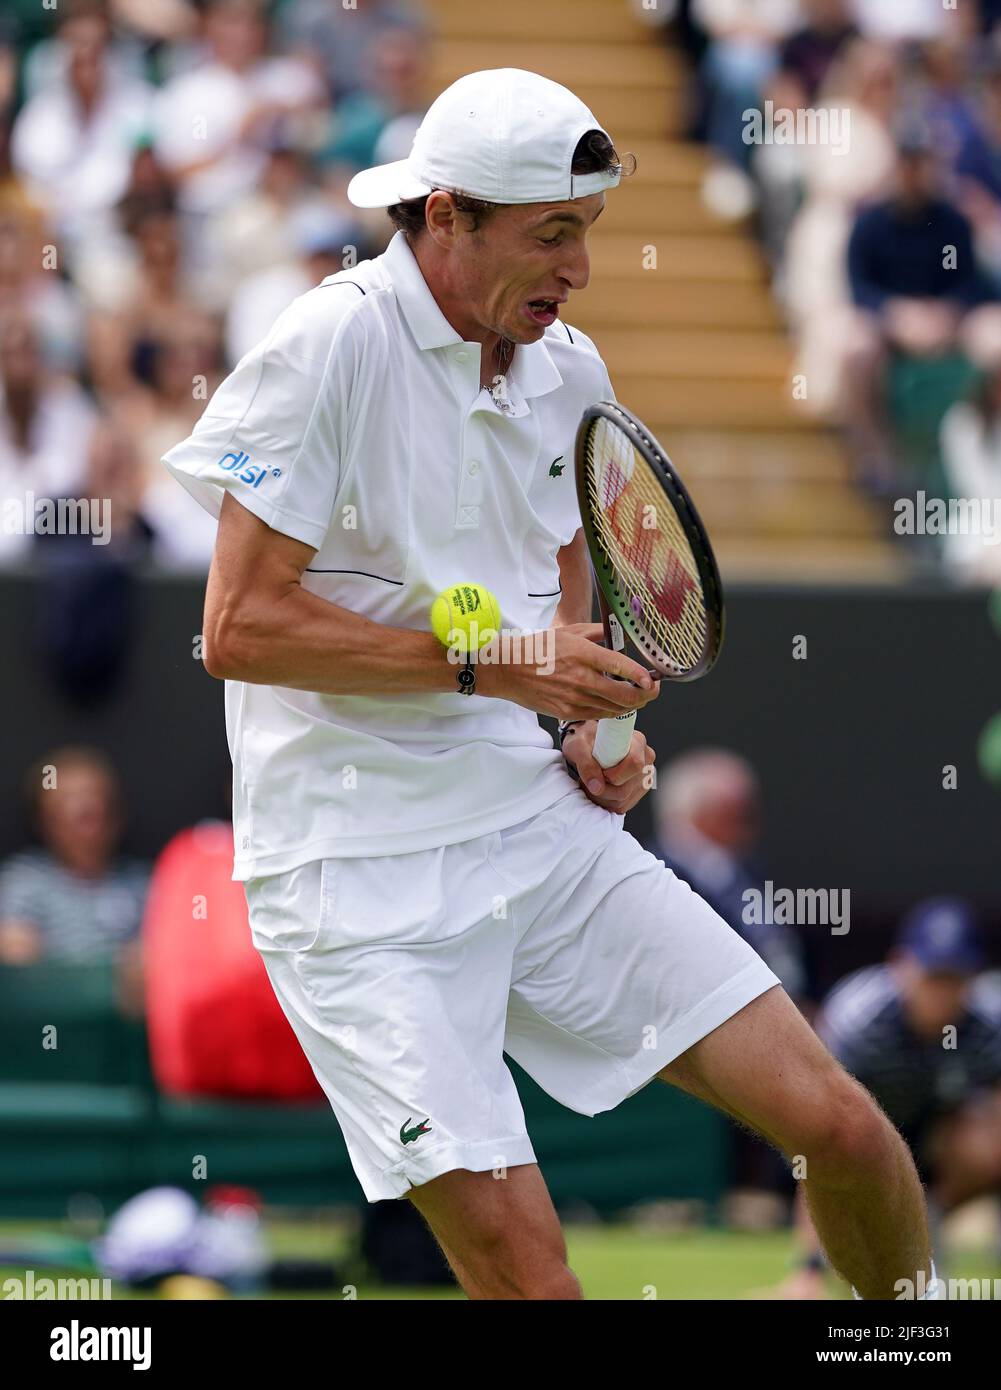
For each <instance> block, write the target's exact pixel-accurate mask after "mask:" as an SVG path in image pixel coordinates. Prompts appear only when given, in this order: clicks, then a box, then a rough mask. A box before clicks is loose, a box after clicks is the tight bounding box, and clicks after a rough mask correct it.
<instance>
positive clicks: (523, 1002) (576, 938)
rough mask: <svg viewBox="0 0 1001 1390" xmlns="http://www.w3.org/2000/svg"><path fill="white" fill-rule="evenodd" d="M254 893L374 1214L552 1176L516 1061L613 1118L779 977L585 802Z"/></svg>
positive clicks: (570, 1100)
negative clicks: (528, 1114)
mask: <svg viewBox="0 0 1001 1390" xmlns="http://www.w3.org/2000/svg"><path fill="white" fill-rule="evenodd" d="M244 886H245V888H246V892H247V902H248V904H249V908H250V923H251V931H252V934H253V939H254V945H255V946H256V947H257V949H258V951H259V952H260V953H261V956H262V957H263V960H264V963H265V966H266V967H267V971H268V975H269V977H270V979H271V983H272V985H273V986H274V990H275V993H276V994H277V996H278V999H279V1001H280V1003H281V1006H282V1008H283V1009H284V1011H285V1014H286V1016H287V1017H288V1020H289V1022H290V1023H291V1025H292V1027H293V1028H294V1029H295V1032H296V1035H297V1037H298V1039H299V1042H300V1043H301V1044H302V1047H303V1050H304V1051H305V1053H306V1056H307V1057H308V1058H309V1060H310V1063H311V1064H312V1067H313V1070H314V1072H315V1073H316V1077H317V1080H318V1081H319V1083H320V1085H321V1086H322V1087H323V1090H324V1091H325V1093H326V1095H327V1097H328V1098H329V1100H330V1104H331V1106H332V1107H333V1109H334V1113H335V1114H336V1116H337V1119H338V1122H339V1123H340V1126H341V1129H342V1130H343V1132H344V1138H345V1141H346V1143H347V1148H348V1152H349V1154H350V1157H351V1162H352V1164H353V1165H354V1170H355V1173H356V1174H357V1176H358V1179H359V1181H360V1182H361V1185H362V1188H363V1189H364V1192H365V1196H366V1197H367V1198H368V1200H369V1201H371V1202H375V1201H380V1200H382V1199H384V1198H387V1197H399V1196H402V1195H403V1194H404V1193H405V1192H407V1191H408V1189H409V1188H411V1187H416V1186H419V1185H420V1184H422V1183H425V1182H428V1181H429V1180H430V1179H431V1178H434V1177H438V1176H439V1175H440V1174H442V1173H447V1172H449V1171H450V1170H451V1169H453V1168H466V1169H471V1170H473V1171H482V1170H489V1169H499V1170H500V1169H504V1168H507V1167H511V1166H514V1165H517V1164H522V1163H534V1162H535V1161H536V1159H535V1153H534V1151H533V1149H532V1145H531V1141H530V1140H529V1137H528V1133H527V1130H526V1128H525V1117H524V1113H523V1111H522V1107H521V1102H520V1100H519V1098H518V1093H517V1090H516V1088H515V1084H514V1080H513V1078H512V1076H511V1073H510V1071H509V1070H508V1067H507V1065H506V1063H505V1061H504V1056H503V1054H504V1053H505V1052H506V1053H507V1054H508V1055H509V1056H511V1057H513V1058H514V1059H515V1061H516V1062H518V1063H519V1065H521V1066H522V1067H524V1069H525V1071H527V1072H528V1073H529V1075H530V1076H532V1077H533V1078H534V1079H535V1081H537V1082H538V1084H539V1085H540V1086H541V1087H542V1088H543V1090H545V1091H548V1092H549V1094H550V1095H551V1096H553V1097H554V1098H555V1099H556V1100H558V1101H560V1103H561V1104H563V1105H566V1106H569V1108H570V1109H571V1110H577V1111H579V1112H580V1113H581V1114H584V1115H596V1114H598V1113H599V1111H602V1110H610V1109H612V1108H613V1107H614V1106H616V1105H618V1104H619V1102H620V1101H622V1100H624V1099H625V1098H626V1097H627V1096H631V1095H632V1094H633V1093H634V1092H636V1091H638V1090H640V1089H641V1088H642V1087H643V1086H645V1085H646V1084H647V1083H648V1082H649V1081H650V1080H652V1078H653V1077H654V1076H655V1075H656V1074H657V1073H658V1072H659V1071H660V1070H661V1069H662V1068H663V1067H665V1066H666V1065H667V1063H668V1062H670V1061H671V1060H672V1059H673V1058H675V1057H677V1056H678V1055H679V1054H680V1053H682V1052H684V1051H685V1050H686V1049H687V1048H689V1047H691V1046H692V1044H693V1043H695V1042H697V1041H698V1040H699V1038H702V1037H705V1035H706V1034H707V1033H710V1032H712V1030H713V1029H714V1028H718V1027H719V1025H720V1024H721V1023H723V1022H724V1021H725V1020H726V1019H728V1018H730V1017H731V1016H732V1015H733V1014H735V1013H736V1012H737V1011H738V1010H739V1009H742V1008H743V1007H744V1005H745V1004H748V1003H749V1002H750V1001H751V1000H752V999H755V998H756V997H757V996H758V995H759V994H762V993H764V991H765V990H768V989H771V988H772V987H773V986H774V985H777V984H778V983H779V980H778V977H777V976H776V975H774V974H773V973H772V971H771V970H769V968H768V966H766V965H765V963H764V961H763V960H762V959H761V957H760V956H759V955H758V954H757V953H756V952H755V951H754V950H752V948H751V947H750V946H748V945H747V943H746V942H745V941H744V940H743V939H742V938H741V937H740V936H739V935H738V934H737V933H736V932H735V931H733V930H732V929H731V928H730V927H729V926H728V925H727V924H726V923H725V922H724V921H723V920H722V918H721V917H719V916H717V914H716V913H715V912H714V911H713V910H712V909H711V908H710V907H709V906H708V905H707V904H706V903H705V902H703V900H702V899H701V898H700V897H698V896H697V895H696V894H695V893H693V892H692V890H691V889H690V888H689V887H688V885H687V884H686V883H684V882H682V880H680V879H678V878H677V877H675V875H674V874H673V873H672V872H671V871H670V870H669V869H666V868H664V866H663V865H662V864H661V863H660V862H659V860H658V859H656V858H655V856H654V855H652V854H648V853H647V852H646V851H645V850H643V849H642V848H641V847H640V846H639V844H638V843H637V842H636V840H635V839H633V837H632V836H631V835H629V834H628V833H627V832H625V831H624V830H623V829H622V817H621V816H616V815H613V814H611V813H610V812H608V811H603V810H601V809H600V808H599V807H597V806H595V805H594V804H593V803H592V802H590V801H588V800H587V798H586V797H585V796H584V795H583V793H582V792H580V791H579V790H578V789H576V788H575V789H574V790H573V791H572V792H570V794H569V795H567V796H566V797H564V798H562V799H561V800H560V801H558V802H556V803H555V804H554V805H553V806H550V807H548V808H547V809H546V810H545V811H542V812H540V813H539V814H538V815H535V816H533V817H532V818H531V819H530V820H526V821H524V822H522V823H521V824H520V825H516V826H512V827H511V828H510V829H508V830H501V831H497V832H494V833H492V834H488V835H482V836H480V837H479V838H478V839H474V840H467V841H464V842H462V843H460V844H454V845H447V846H444V847H442V848H440V849H433V850H421V851H418V852H417V853H413V854H401V855H389V856H379V857H378V858H365V859H324V860H316V861H313V862H311V863H308V864H304V865H302V866H300V867H299V868H296V869H290V870H289V871H288V872H286V873H281V874H274V875H271V876H269V877H266V878H257V879H250V880H248V881H247V882H246V884H245V885H244Z"/></svg>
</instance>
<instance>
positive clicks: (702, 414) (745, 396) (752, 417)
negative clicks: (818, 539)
mask: <svg viewBox="0 0 1001 1390" xmlns="http://www.w3.org/2000/svg"><path fill="white" fill-rule="evenodd" d="M608 365H609V372H610V375H611V377H612V381H613V384H614V386H615V394H616V395H617V396H618V397H619V399H620V400H622V401H623V402H624V403H625V404H627V405H628V406H629V408H630V410H632V411H633V412H634V413H635V414H636V415H638V416H639V417H640V419H642V420H649V421H651V422H652V421H654V420H659V421H660V422H661V423H662V424H663V425H666V426H669V427H670V429H671V430H672V431H673V430H678V429H682V428H689V429H725V430H775V429H778V430H801V431H802V432H803V434H804V435H809V434H810V433H815V432H816V429H817V422H816V419H815V418H813V417H812V416H809V415H807V414H806V412H805V411H804V410H803V409H802V407H800V408H799V409H797V402H795V401H794V400H793V399H792V396H791V392H790V390H789V387H788V384H787V383H786V382H781V381H768V380H765V381H760V380H758V381H754V380H750V381H749V380H741V381H737V380H726V379H725V378H723V377H721V376H720V375H719V374H718V373H715V372H709V373H705V374H699V375H692V376H686V377H684V378H681V377H671V376H667V375H665V374H663V373H660V374H654V373H651V372H649V371H647V372H644V373H632V372H628V371H625V372H623V371H619V370H618V368H617V366H616V365H615V363H614V362H609V364H608ZM652 427H653V426H652V424H651V428H652ZM804 447H806V446H804Z"/></svg>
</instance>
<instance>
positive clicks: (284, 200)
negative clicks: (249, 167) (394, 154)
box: [209, 132, 350, 307]
mask: <svg viewBox="0 0 1001 1390" xmlns="http://www.w3.org/2000/svg"><path fill="white" fill-rule="evenodd" d="M329 203H330V199H329V197H328V195H327V194H326V193H324V192H322V191H321V190H320V189H319V188H318V187H317V186H316V184H315V183H314V182H313V179H312V171H311V167H310V162H309V160H308V158H307V157H306V154H305V152H304V151H303V150H302V149H301V148H299V147H298V146H297V145H295V144H294V143H291V142H290V140H289V138H288V133H287V132H279V133H278V134H277V135H276V136H275V138H274V140H273V142H272V144H271V147H270V148H269V150H268V153H267V159H266V161H265V164H264V167H263V169H262V170H261V176H260V179H259V180H258V182H257V184H256V186H255V187H254V188H252V189H251V190H250V191H249V192H248V193H246V194H244V195H243V197H241V198H237V199H236V200H235V201H234V202H233V204H232V206H230V207H228V208H225V209H224V210H223V211H221V212H220V213H219V214H218V215H217V216H216V217H215V218H214V219H213V221H212V224H211V227H210V229H209V230H210V235H211V237H212V253H211V262H212V264H213V266H214V267H215V270H214V272H213V279H214V281H215V284H216V287H217V290H218V292H219V295H220V298H221V299H222V301H223V307H225V306H228V305H229V302H230V299H231V297H232V295H233V292H234V290H235V289H236V287H237V286H238V285H239V284H240V283H241V282H242V281H243V280H245V279H246V278H247V277H248V276H250V275H254V274H256V273H257V272H258V271H262V270H268V269H270V268H271V267H272V266H277V265H280V264H284V263H285V262H286V261H287V260H288V259H289V257H290V256H292V255H294V254H295V247H294V245H293V234H292V228H293V224H294V223H295V221H296V219H297V218H298V217H299V216H300V215H301V214H302V213H303V212H304V211H307V210H310V209H314V210H315V209H320V210H325V209H326V208H328V207H329ZM349 208H350V205H349V204H347V205H346V206H345V211H348V209H349Z"/></svg>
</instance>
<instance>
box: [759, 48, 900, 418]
mask: <svg viewBox="0 0 1001 1390" xmlns="http://www.w3.org/2000/svg"><path fill="white" fill-rule="evenodd" d="M899 90H900V65H899V60H898V59H897V58H896V56H895V54H894V52H893V50H892V49H891V48H890V47H889V46H888V45H885V44H878V43H873V42H871V41H869V40H867V39H853V40H852V41H851V42H850V43H849V44H848V45H847V46H846V47H845V49H844V51H843V52H842V54H841V55H840V56H839V58H838V59H837V61H836V62H835V64H834V66H833V67H832V69H831V71H830V73H829V74H828V78H827V82H826V83H825V85H824V88H823V90H822V92H821V95H820V101H819V103H818V104H819V106H820V107H821V108H822V109H823V108H826V109H828V110H831V111H832V112H833V111H837V112H843V113H844V114H843V116H841V117H840V119H842V120H843V121H845V122H847V128H848V129H849V130H850V132H851V148H850V152H849V154H848V155H847V156H846V155H842V154H839V153H838V152H837V150H836V149H835V148H834V147H833V146H832V145H830V144H827V145H821V144H816V145H803V146H799V147H798V148H797V153H798V154H799V156H800V160H799V168H800V170H801V173H802V188H803V198H802V203H801V206H800V208H799V211H798V212H797V213H796V215H795V217H794V218H793V221H792V225H791V227H790V228H789V233H788V236H787V239H786V243H785V248H784V254H783V257H782V262H781V269H780V274H779V276H778V277H777V286H776V288H777V289H778V291H779V293H780V295H781V297H782V299H783V301H784V303H785V307H786V310H787V312H788V315H789V319H790V322H791V325H792V327H793V330H794V332H795V335H796V340H797V348H798V352H797V363H796V369H797V371H798V372H800V373H802V374H803V376H804V377H805V379H806V381H807V382H808V383H809V390H808V393H807V396H806V399H805V402H804V406H805V408H806V409H808V410H810V411H812V412H814V413H816V414H818V415H820V416H825V417H826V416H831V415H833V414H834V413H835V411H836V409H837V405H838V391H839V386H840V375H841V357H842V348H843V345H844V344H845V343H847V342H848V341H849V338H850V335H851V328H852V324H853V322H854V316H855V310H854V307H853V305H852V298H851V288H850V286H849V283H848V267H847V248H848V239H849V237H850V236H851V231H852V227H853V225H854V222H855V218H856V216H857V215H858V209H859V206H860V205H861V204H862V203H864V202H866V201H867V200H869V199H872V198H876V197H878V196H880V195H881V194H883V193H884V192H885V190H886V188H887V186H888V184H889V183H890V180H891V179H892V177H893V174H894V170H895V168H896V162H897V154H896V144H895V139H894V133H893V121H894V118H895V114H896V110H897V100H898V96H899ZM774 148H775V149H776V150H779V149H783V148H786V149H787V148H789V147H788V146H785V147H783V146H775V147H774ZM763 152H764V151H762V153H763Z"/></svg>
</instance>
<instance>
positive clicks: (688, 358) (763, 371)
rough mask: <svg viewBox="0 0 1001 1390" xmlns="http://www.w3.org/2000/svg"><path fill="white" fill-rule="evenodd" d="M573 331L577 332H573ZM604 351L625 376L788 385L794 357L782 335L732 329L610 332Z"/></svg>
mask: <svg viewBox="0 0 1001 1390" xmlns="http://www.w3.org/2000/svg"><path fill="white" fill-rule="evenodd" d="M571 331H572V330H571ZM601 353H602V356H603V357H607V358H608V359H609V360H611V361H614V363H615V370H616V372H617V373H618V374H619V375H620V376H621V375H624V374H636V375H643V374H645V373H649V372H656V373H658V374H663V375H664V376H665V377H668V378H673V379H674V380H678V381H680V380H687V379H689V378H691V377H696V378H698V377H708V376H714V375H718V376H719V378H720V380H721V381H724V382H729V381H740V380H744V381H770V382H780V383H782V382H789V381H790V380H791V377H792V366H793V360H792V353H791V350H790V347H789V344H788V343H787V342H786V341H785V340H784V339H783V338H782V337H781V336H780V335H779V334H777V333H774V332H770V331H768V330H767V329H766V330H764V331H762V332H745V333H734V332H732V331H727V330H716V331H705V330H697V329H683V330H680V331H679V330H678V329H670V328H660V327H657V328H651V327H647V326H645V325H644V326H643V327H638V326H633V327H622V328H606V329H605V330H604V332H603V333H602V334H601Z"/></svg>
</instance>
